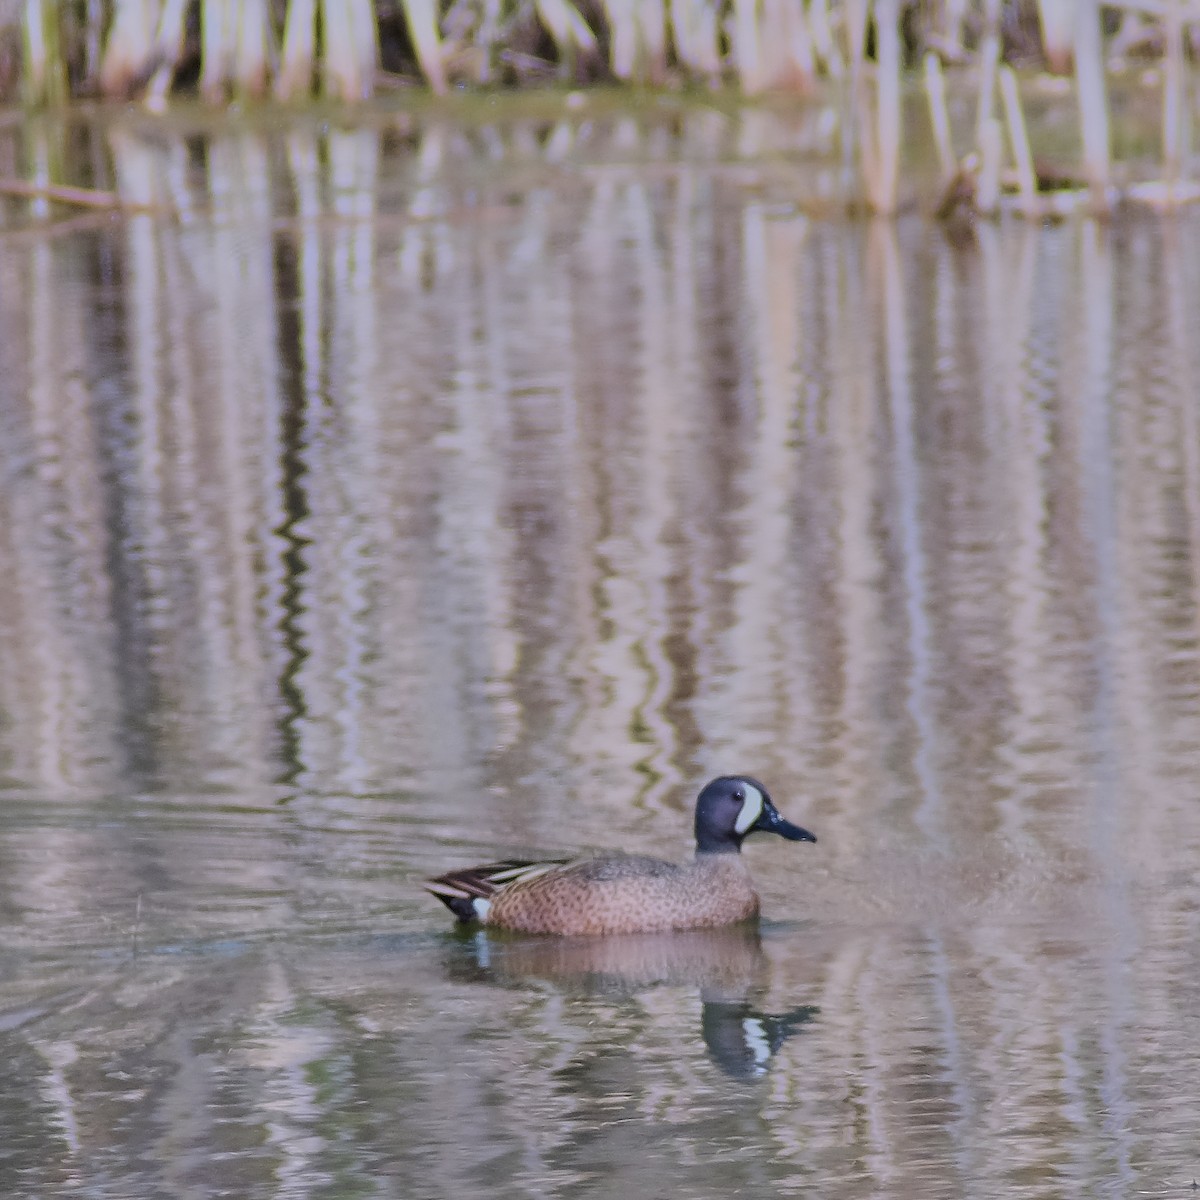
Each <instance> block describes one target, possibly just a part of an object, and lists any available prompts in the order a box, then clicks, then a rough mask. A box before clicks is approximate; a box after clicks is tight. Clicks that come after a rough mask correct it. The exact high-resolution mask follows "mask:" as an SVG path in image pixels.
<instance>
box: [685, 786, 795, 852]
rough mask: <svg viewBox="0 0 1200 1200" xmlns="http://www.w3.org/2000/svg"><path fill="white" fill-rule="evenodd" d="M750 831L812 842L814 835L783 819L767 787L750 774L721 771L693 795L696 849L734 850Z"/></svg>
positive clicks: (698, 850) (739, 847)
mask: <svg viewBox="0 0 1200 1200" xmlns="http://www.w3.org/2000/svg"><path fill="white" fill-rule="evenodd" d="M752 833H777V834H778V835H779V836H780V837H782V838H787V840H788V841H789V842H815V841H816V840H817V839H816V836H815V835H814V834H811V833H809V831H808V830H807V829H802V828H801V827H800V826H799V825H793V824H792V823H791V821H788V820H785V819H784V817H783V815H782V814H781V813H780V811H779V809H777V808H776V807H775V805H774V804H772V803H771V797H770V796H768V795H767V789H766V788H765V787H763V785H762V784H761V783H759V782H758V780H757V779H752V778H751V777H750V776H749V775H721V776H719V777H718V778H716V779H714V780H713V781H712V782H711V783H709V784H708V785H706V786H705V788H704V790H703V791H702V792H701V793H700V795H699V796H698V797H697V798H696V850H697V852H698V853H701V854H737V853H738V851H739V850H741V848H742V842H743V840H744V839H745V838H747V837H749V836H750V834H752Z"/></svg>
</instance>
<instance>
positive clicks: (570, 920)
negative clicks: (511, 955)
mask: <svg viewBox="0 0 1200 1200" xmlns="http://www.w3.org/2000/svg"><path fill="white" fill-rule="evenodd" d="M753 833H773V834H776V835H777V836H779V837H782V838H784V839H786V840H787V841H790V842H816V840H817V838H816V835H815V834H812V833H810V832H809V831H808V830H807V829H803V828H801V826H799V825H793V824H792V822H791V821H788V820H786V819H785V818H784V817H783V815H782V814H781V813H780V811H779V810H778V809H777V808H776V807H775V805H774V803H773V802H772V800H771V797H770V796H769V795H768V794H767V789H766V788H765V787H763V785H762V784H761V783H760V782H759V781H758V780H757V779H755V778H753V777H752V776H750V775H720V776H718V777H717V778H716V779H713V780H711V781H710V782H709V783H707V784H706V785H705V786H704V787H703V788H702V789H701V791H700V794H699V795H698V796H697V797H696V815H695V837H696V852H695V855H694V857H693V858H692V859H691V860H690V861H688V862H685V863H679V864H677V863H671V862H667V861H665V860H663V859H660V858H650V857H648V856H646V855H640V854H618V853H604V854H598V855H595V856H591V857H585V858H574V859H543V860H539V861H528V860H517V859H509V860H505V861H502V862H491V863H483V864H481V865H480V866H475V867H468V868H466V869H465V870H460V871H450V872H448V873H447V874H445V875H439V876H437V877H436V878H433V879H427V880H425V882H424V887H425V889H426V891H428V892H430V893H432V894H433V895H434V896H436V897H437V898H438V899H439V900H440V901H441V902H442V903H443V904H444V905H445V906H446V907H447V908H448V909H449V910H450V911H451V912H452V913H453V914H454V915H455V916H456V917H457V918H458V920H459V921H460V922H461V923H464V924H466V923H477V924H479V925H482V926H485V927H488V928H493V929H506V930H513V931H515V932H520V933H538V934H559V935H565V936H576V935H597V934H626V933H659V932H667V931H673V930H688V929H714V928H718V927H720V926H723V925H733V924H736V923H737V922H739V921H749V920H753V919H756V918H757V917H758V915H759V907H760V906H759V898H758V893H757V892H756V891H755V890H754V884H753V881H752V880H751V878H750V872H749V870H748V869H747V867H746V864H745V861H744V860H743V859H742V856H741V849H742V843H743V842H744V841H745V840H746V838H748V837H749V836H750V835H751V834H753Z"/></svg>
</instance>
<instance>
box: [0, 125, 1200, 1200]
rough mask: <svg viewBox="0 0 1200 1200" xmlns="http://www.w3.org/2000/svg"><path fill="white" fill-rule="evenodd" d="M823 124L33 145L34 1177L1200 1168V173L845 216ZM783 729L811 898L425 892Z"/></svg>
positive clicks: (17, 822)
mask: <svg viewBox="0 0 1200 1200" xmlns="http://www.w3.org/2000/svg"><path fill="white" fill-rule="evenodd" d="M55 136H56V135H55V134H54V132H53V131H41V132H40V133H39V132H38V131H37V130H35V129H22V128H20V127H12V126H10V127H7V128H6V129H4V130H3V131H0V159H3V160H4V162H10V161H11V162H17V161H21V162H30V161H40V160H41V159H43V158H46V157H47V156H48V157H53V154H54V153H56V152H57V151H58V150H61V149H62V147H61V146H60V145H58V144H57V143H56V142H55V140H54V139H55ZM58 136H61V137H63V138H66V136H67V135H65V134H61V132H60V134H59V135H58ZM820 136H821V135H820V131H819V130H817V131H816V132H813V131H812V130H806V128H805V127H803V126H802V125H799V124H798V125H797V126H796V127H789V126H787V125H786V124H785V123H784V122H782V120H781V119H780V118H776V117H772V116H770V115H768V114H761V113H760V114H754V113H750V114H745V115H744V116H741V117H730V116H722V115H720V114H715V113H713V114H706V113H702V112H696V113H693V114H690V115H688V116H686V117H676V118H673V119H672V120H670V121H663V122H658V123H656V122H654V121H650V120H647V119H644V118H639V119H637V120H634V119H630V118H624V117H620V116H612V117H608V118H603V119H596V120H586V119H581V120H578V121H573V122H570V123H567V122H564V123H561V124H551V123H542V124H537V123H532V122H530V123H521V122H519V121H513V122H508V123H505V122H503V121H500V120H497V121H495V122H493V123H491V124H476V125H471V126H463V127H456V126H453V125H448V124H445V125H444V124H439V123H438V122H436V121H429V122H427V123H413V122H411V121H402V120H399V119H396V120H391V119H382V118H381V119H380V121H379V122H378V125H377V126H376V127H371V128H362V129H357V130H352V131H343V130H339V129H336V128H311V129H306V128H295V129H291V130H284V131H281V132H278V133H274V134H268V133H262V132H255V131H246V132H241V133H226V134H222V135H220V136H211V137H205V136H200V135H190V136H185V135H184V134H183V133H171V132H164V131H163V130H161V129H156V128H154V127H153V126H142V125H140V124H139V123H138V122H137V121H136V120H135V119H133V118H127V119H123V120H121V121H117V122H114V123H112V124H110V125H109V126H107V127H105V128H101V129H96V130H91V131H79V130H76V131H74V132H73V133H72V134H71V135H70V139H73V140H70V147H71V148H73V149H72V152H73V153H75V154H77V155H79V154H83V153H84V152H86V156H88V160H89V161H91V162H92V163H93V164H94V165H93V168H92V170H93V176H92V177H91V178H92V181H93V182H95V183H97V184H98V185H107V184H109V183H111V182H112V181H113V179H114V178H115V179H117V180H119V182H120V185H121V187H122V188H123V189H124V190H125V191H126V192H127V193H129V194H131V195H135V196H140V197H143V198H145V199H147V200H150V201H153V202H155V203H158V204H160V205H164V206H167V205H169V206H170V207H171V208H172V209H175V210H177V212H178V216H177V217H175V218H169V217H166V216H161V215H143V216H135V217H131V218H128V219H126V220H124V221H117V220H111V219H109V218H108V217H104V216H101V217H94V216H91V215H87V216H83V217H78V216H73V217H68V216H65V215H64V214H62V213H51V214H47V216H48V218H50V219H49V220H46V221H40V220H39V219H38V214H37V213H34V214H30V213H29V211H28V208H27V207H25V206H22V205H18V204H16V203H15V202H8V206H7V207H6V208H5V209H4V210H3V224H0V1047H2V1052H3V1055H4V1063H5V1069H4V1071H3V1072H0V1123H2V1129H3V1132H2V1135H0V1194H3V1195H5V1196H31V1197H32V1196H39V1197H46V1196H59V1195H61V1196H84V1197H97V1198H107V1197H138V1198H150V1197H190V1196H195V1197H200V1196H210V1195H229V1196H237V1197H269V1196H286V1197H309V1196H312V1197H343V1196H360V1195H362V1196H397V1197H418V1198H425V1197H429V1198H441V1197H455V1198H457V1197H462V1196H472V1195H483V1194H487V1195H490V1196H495V1197H525V1196H535V1197H568V1196H569V1197H580V1196H588V1197H590V1196H595V1197H611V1196H618V1195H645V1196H661V1197H670V1198H672V1200H674V1198H676V1197H678V1198H683V1197H717V1196H721V1197H724V1196H753V1197H762V1196H773V1195H788V1196H790V1195H799V1196H812V1197H831V1198H834V1200H840V1198H857V1197H871V1196H888V1197H946V1198H958V1197H963V1196H1001V1195H1005V1196H1022V1197H1025V1196H1030V1197H1032V1196H1045V1197H1059V1196H1062V1197H1069V1196H1089V1197H1091V1196H1111V1197H1127V1196H1138V1195H1157V1196H1190V1195H1191V1182H1192V1178H1193V1176H1196V1175H1200V1095H1198V1093H1200V871H1198V864H1200V645H1198V636H1200V624H1198V621H1200V407H1198V397H1200V339H1198V338H1197V337H1196V328H1197V326H1196V313H1197V311H1200V216H1197V214H1195V213H1188V214H1184V215H1183V216H1181V217H1179V218H1178V219H1177V220H1174V221H1159V220H1157V219H1152V218H1149V217H1137V216H1130V217H1126V218H1122V219H1120V220H1117V221H1115V222H1114V223H1112V224H1111V225H1108V226H1100V225H1095V224H1090V223H1087V222H1082V221H1081V222H1078V223H1073V224H1063V225H1057V226H1048V227H1045V228H1027V227H1026V226H1024V225H1018V224H1011V225H1010V224H1005V225H1001V226H985V227H981V228H979V229H978V230H977V231H976V232H975V233H974V235H973V236H966V237H964V238H957V239H952V238H951V237H949V236H947V234H946V233H945V232H944V231H943V230H941V229H940V228H938V227H936V226H934V225H932V224H931V223H928V222H926V221H925V220H923V219H921V218H920V217H917V216H913V217H909V218H905V219H903V220H901V221H900V222H899V223H898V224H897V225H896V226H894V227H893V226H888V225H880V226H878V227H868V226H866V225H856V224H844V223H839V222H832V221H816V220H812V219H810V218H808V217H806V216H805V215H804V214H803V212H801V211H800V210H799V209H798V208H797V207H796V204H795V197H796V196H797V195H800V194H802V193H805V192H806V190H807V191H810V192H811V191H813V190H814V189H815V190H816V191H820V190H821V187H822V186H823V184H822V181H821V179H822V177H821V176H820V175H819V173H816V172H815V168H812V167H809V166H807V165H806V164H805V162H804V153H805V152H806V147H807V148H813V147H814V146H817V144H818V143H819V141H820ZM806 138H807V139H808V140H807V141H806ZM56 147H57V149H56ZM780 147H784V148H789V147H790V151H789V153H790V155H791V157H789V156H788V154H782V155H781V154H780V152H779V151H780ZM39 156H40V158H39ZM53 218H58V219H59V223H54V221H53ZM733 770H739V771H751V772H753V773H754V774H757V775H759V776H760V777H761V778H762V779H763V780H764V781H766V783H767V784H768V786H769V787H770V789H771V791H772V794H773V795H774V797H775V799H776V801H777V802H778V804H779V806H780V808H781V809H782V810H783V811H784V813H785V814H786V815H788V816H790V817H791V818H792V819H794V820H797V821H800V822H802V823H803V824H805V825H807V826H809V827H811V828H813V829H814V830H816V831H817V832H818V834H819V835H820V839H821V840H820V842H819V844H818V845H816V846H795V845H789V844H784V843H782V842H779V841H776V840H764V841H762V843H761V844H752V845H751V846H750V847H749V848H748V850H747V855H748V857H749V859H750V860H751V864H752V868H753V871H754V873H755V875H756V878H757V879H758V880H759V882H760V885H761V891H762V893H763V900H764V910H765V913H766V919H765V920H764V923H763V925H762V927H761V929H759V930H757V931H755V930H748V929H733V930H726V931H720V932H718V933H713V934H695V935H685V936H679V937H666V938H663V937H657V938H629V939H612V940H608V941H600V942H588V941H583V942H582V943H580V942H560V941H553V940H549V941H547V940H539V939H521V938H512V937H509V938H505V937H496V936H488V935H486V934H482V933H473V934H472V933H459V932H455V931H454V930H453V929H452V928H451V923H450V921H449V920H448V919H447V915H446V914H445V912H444V911H443V910H442V909H441V907H440V906H439V905H438V904H437V903H436V902H435V901H434V900H433V899H432V898H429V897H426V896H424V895H423V894H422V893H421V891H420V888H419V882H420V880H421V878H422V877H423V876H424V875H426V874H430V873H433V872H437V871H440V870H445V869H447V868H449V867H451V866H456V865H465V864H467V863H469V862H471V861H472V860H479V859H483V858H489V857H494V856H496V855H497V854H522V855H527V854H531V853H533V854H536V853H549V852H555V853H562V852H564V851H569V850H573V849H577V848H585V847H593V848H595V847H618V848H623V849H629V850H636V851H639V852H649V853H658V854H664V855H668V856H678V855H682V854H684V853H686V851H687V849H688V833H689V828H690V808H691V801H692V797H693V796H694V793H695V790H696V788H697V787H698V785H699V784H700V783H702V782H703V781H704V780H705V779H706V778H707V777H708V776H709V775H711V774H714V773H717V772H724V771H733Z"/></svg>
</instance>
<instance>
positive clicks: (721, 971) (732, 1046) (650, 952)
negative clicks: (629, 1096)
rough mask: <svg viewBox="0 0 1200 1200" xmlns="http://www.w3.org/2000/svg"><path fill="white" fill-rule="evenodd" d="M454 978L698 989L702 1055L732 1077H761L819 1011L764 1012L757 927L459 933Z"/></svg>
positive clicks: (574, 989) (619, 989)
mask: <svg viewBox="0 0 1200 1200" xmlns="http://www.w3.org/2000/svg"><path fill="white" fill-rule="evenodd" d="M459 936H460V940H461V942H462V947H461V950H465V951H466V954H465V955H464V954H462V953H458V954H454V955H452V956H451V957H450V959H449V962H448V964H447V973H448V976H449V977H450V978H451V979H454V980H463V981H470V982H479V983H490V984H495V985H498V986H505V987H517V988H527V987H529V986H530V985H532V984H538V983H549V984H552V985H553V986H554V987H555V988H557V989H559V990H561V991H563V992H564V993H568V994H578V995H584V996H601V997H606V998H621V997H631V996H635V995H636V994H637V993H638V992H640V991H644V990H646V989H649V988H653V987H672V988H680V987H684V988H687V989H689V990H698V991H699V996H700V1007H701V1012H700V1031H701V1034H702V1036H703V1038H704V1045H705V1047H706V1049H707V1050H708V1054H709V1057H710V1058H711V1059H712V1060H713V1062H714V1063H715V1064H716V1065H717V1066H718V1067H720V1068H721V1070H722V1071H724V1072H725V1074H727V1075H729V1076H731V1077H732V1078H734V1079H753V1078H756V1077H758V1076H760V1075H763V1074H765V1073H766V1070H767V1067H768V1065H769V1064H770V1061H771V1059H772V1058H773V1057H774V1056H775V1055H776V1054H777V1053H778V1052H779V1049H780V1047H782V1045H783V1043H784V1042H785V1041H787V1039H788V1038H789V1037H791V1036H792V1035H793V1034H795V1033H798V1032H799V1031H800V1030H801V1029H802V1028H803V1027H804V1025H805V1024H807V1023H808V1022H809V1021H811V1020H812V1019H813V1018H814V1017H815V1016H816V1015H817V1013H818V1012H819V1011H820V1010H819V1009H817V1008H815V1007H813V1006H812V1005H808V1004H804V1005H798V1006H795V1007H792V1008H790V1009H788V1010H787V1011H785V1012H779V1013H770V1012H764V1011H763V1010H762V1009H761V1008H759V1007H758V1006H757V1004H756V1000H761V998H762V996H763V994H765V991H766V989H767V986H768V975H769V963H768V960H767V957H766V955H765V954H764V953H763V948H762V939H761V937H760V934H759V931H758V928H757V926H756V925H745V924H743V925H733V926H730V927H728V928H725V929H704V930H692V931H689V932H687V933H674V934H650V933H647V934H626V935H624V936H619V937H604V938H595V937H578V938H572V937H553V938H548V937H520V936H515V935H508V936H506V935H502V934H498V933H496V932H494V931H490V930H482V929H481V930H478V931H475V932H467V933H463V934H460V935H459Z"/></svg>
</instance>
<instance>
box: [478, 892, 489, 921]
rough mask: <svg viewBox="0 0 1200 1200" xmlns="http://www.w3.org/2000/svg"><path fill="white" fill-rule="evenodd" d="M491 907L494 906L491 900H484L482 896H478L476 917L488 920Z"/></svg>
mask: <svg viewBox="0 0 1200 1200" xmlns="http://www.w3.org/2000/svg"><path fill="white" fill-rule="evenodd" d="M491 907H492V902H491V901H490V900H484V899H482V898H481V897H479V896H476V897H475V917H476V919H477V920H480V921H486V920H487V915H488V911H489V910H490V909H491Z"/></svg>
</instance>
